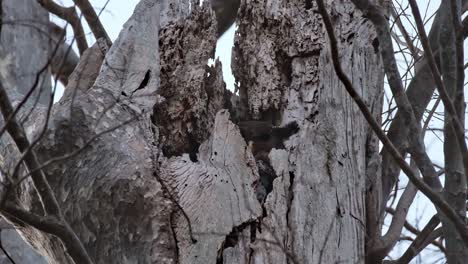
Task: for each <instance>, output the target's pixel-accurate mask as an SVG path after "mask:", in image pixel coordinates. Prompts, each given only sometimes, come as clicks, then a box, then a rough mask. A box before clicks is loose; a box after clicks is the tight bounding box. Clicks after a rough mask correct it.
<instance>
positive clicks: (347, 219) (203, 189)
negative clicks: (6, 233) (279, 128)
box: [11, 0, 383, 263]
mask: <svg viewBox="0 0 468 264" xmlns="http://www.w3.org/2000/svg"><path fill="white" fill-rule="evenodd" d="M180 2H181V3H179V1H156V0H142V1H141V2H140V3H139V4H138V6H137V7H136V9H135V12H134V15H133V16H132V17H131V18H130V20H129V21H128V22H127V23H126V24H125V25H124V29H123V30H122V32H121V34H120V36H119V38H118V39H117V40H116V41H115V43H114V44H113V45H112V47H111V48H110V50H109V51H108V52H107V53H106V49H105V47H104V48H103V47H100V46H98V45H95V46H93V47H92V48H90V49H89V50H88V55H87V54H86V53H85V55H84V56H83V58H82V61H80V64H78V66H77V68H76V70H75V72H74V73H73V74H72V76H71V77H70V81H69V84H68V86H67V88H66V89H67V92H66V95H65V96H64V97H63V98H62V99H61V101H60V102H59V103H58V104H56V105H55V106H54V108H53V111H52V116H51V120H50V122H49V128H48V131H47V132H46V136H45V137H44V139H43V140H42V141H41V143H40V146H39V147H38V148H37V152H38V153H40V158H41V161H42V162H43V163H47V162H48V160H50V159H53V158H55V159H57V161H56V162H54V163H51V164H50V165H49V166H47V167H46V172H47V175H48V179H49V181H50V182H51V185H52V186H53V188H54V190H55V192H56V195H57V197H58V200H59V202H60V204H61V206H62V210H63V211H64V214H65V216H66V218H67V220H68V221H69V223H70V224H71V226H72V227H73V229H74V230H75V232H77V234H78V235H79V236H80V238H81V240H82V242H83V244H84V245H85V247H86V249H87V250H88V252H89V254H90V255H91V257H92V258H93V260H94V261H95V262H96V263H174V262H175V261H177V262H178V263H216V262H218V263H294V262H296V263H319V262H320V263H335V262H346V263H348V262H349V263H359V262H361V263H362V262H363V261H364V255H365V252H364V238H365V224H366V223H365V221H366V217H365V202H364V201H365V199H364V198H365V195H366V181H368V180H370V181H375V180H376V179H377V178H378V174H379V169H378V166H375V162H377V163H378V162H379V161H378V156H377V149H378V145H377V142H376V141H375V140H372V139H373V137H372V134H371V133H370V131H369V129H368V126H367V123H366V122H365V120H364V118H363V117H362V116H361V114H360V112H359V110H358V109H357V107H356V106H355V105H354V103H353V101H352V99H351V98H349V97H348V95H347V93H346V91H345V90H344V88H343V87H342V85H341V83H340V81H339V80H338V79H337V78H336V76H335V73H334V70H333V67H332V65H331V63H330V58H329V52H328V44H327V40H328V39H327V38H326V33H325V30H324V29H323V27H322V25H321V22H320V16H319V15H318V14H317V13H316V12H315V10H316V7H315V2H313V1H299V0H298V1H281V0H274V1H268V2H266V1H262V0H254V1H242V3H241V8H240V11H239V34H238V35H237V37H236V43H235V44H236V47H235V50H234V55H235V56H234V57H235V58H236V59H235V61H233V64H232V65H233V69H234V74H235V76H236V78H237V79H238V81H239V82H240V95H241V96H240V97H241V98H240V105H236V103H234V108H231V109H230V110H231V113H229V111H228V110H223V108H224V107H226V106H228V105H230V104H226V102H225V97H226V96H227V93H226V91H225V87H224V84H223V82H222V78H221V67H220V66H221V65H220V63H215V65H214V66H212V67H210V66H207V65H206V63H207V61H208V59H209V58H211V57H213V55H214V47H215V42H216V36H215V35H216V27H215V24H214V23H213V21H214V14H213V12H212V11H211V10H210V9H209V7H207V6H204V7H199V6H198V5H197V4H196V3H194V2H192V3H191V13H190V15H189V14H188V13H187V11H186V10H188V6H187V5H188V3H187V2H183V3H182V1H180ZM170 3H171V4H172V5H170ZM330 12H331V14H332V16H333V18H334V19H335V20H334V23H335V26H336V34H337V35H338V36H340V47H341V50H340V52H341V59H342V64H343V68H344V69H345V70H346V71H347V72H348V74H349V76H351V78H352V81H353V83H354V85H355V86H356V87H358V88H359V89H360V90H359V91H360V94H361V96H362V97H363V98H364V99H365V100H366V102H367V103H368V105H369V106H370V107H371V108H372V109H373V110H374V111H375V113H376V117H378V114H379V113H380V107H381V92H382V85H383V73H382V67H381V66H380V59H379V54H378V44H375V43H376V42H375V37H376V36H375V33H374V31H373V30H372V28H371V26H370V24H369V22H366V21H365V20H364V19H363V18H362V17H361V14H360V13H359V12H358V11H357V10H355V9H354V6H353V5H352V4H351V3H350V2H349V1H335V2H334V4H333V7H332V8H330ZM372 43H374V46H373V45H372ZM104 46H105V45H104ZM103 54H105V57H104V58H103V57H101V56H103ZM101 63H102V65H101V66H100V67H98V66H99V65H100V64H101ZM98 70H99V72H97V71H98ZM236 101H237V100H235V99H233V100H232V102H236ZM232 102H231V103H232ZM231 107H232V105H231ZM236 109H248V110H249V111H250V114H247V116H246V115H245V114H244V113H241V114H239V113H238V112H236ZM44 116H45V115H44V111H42V112H41V111H36V112H35V114H34V118H33V119H32V120H33V121H34V122H31V123H30V124H29V125H28V131H29V132H30V136H31V138H34V136H37V133H38V131H40V128H41V125H40V124H42V123H43V122H44V118H45V117H44ZM230 117H231V119H230ZM239 117H240V118H253V119H263V120H271V121H272V123H274V124H275V125H281V124H286V123H288V122H290V121H293V120H295V121H296V122H297V123H298V124H299V127H300V131H299V133H297V134H296V135H293V136H292V137H291V138H290V139H289V140H288V141H287V142H286V143H285V149H282V150H272V151H271V152H270V155H269V156H270V160H271V163H272V166H273V168H274V170H275V173H276V176H277V177H276V179H275V180H274V182H273V186H274V187H273V190H272V192H271V193H269V194H268V196H267V198H266V201H265V203H261V202H259V201H258V200H257V199H256V195H255V194H256V193H255V191H256V188H257V187H258V184H259V177H260V176H259V171H258V167H257V164H256V162H255V159H254V157H253V155H252V153H251V149H250V148H249V147H248V146H247V144H246V142H245V140H244V139H243V138H242V136H241V134H240V132H239V129H238V127H237V125H236V124H235V122H234V121H236V120H235V119H237V118H239ZM129 120H132V121H131V122H128V124H127V121H129ZM122 123H125V124H126V125H125V126H119V125H121V124H122ZM115 127H117V128H116V129H113V128H115ZM107 130H112V131H108V133H104V134H102V135H101V134H100V133H102V132H105V131H107ZM97 136H98V137H97ZM95 137H97V138H95ZM90 140H92V141H90ZM88 142H89V144H88ZM81 148H84V149H83V150H82V151H80V152H77V151H78V150H80V149H81ZM71 153H73V154H75V155H70V154H71ZM67 155H68V156H69V157H67V158H66V159H60V160H59V158H60V157H66V156H67ZM11 158H14V156H12V157H11ZM369 171H371V172H372V173H369ZM367 178H369V179H367ZM20 199H21V202H22V204H23V206H24V207H25V208H28V209H30V210H31V211H33V212H36V213H40V212H39V206H38V203H37V202H32V201H34V199H36V197H35V196H34V193H33V190H32V188H31V185H30V183H29V182H25V183H24V184H23V185H22V189H21V193H20ZM20 231H21V232H22V234H23V235H24V236H25V237H27V239H28V241H29V242H30V243H32V244H33V245H34V246H35V247H36V248H38V249H39V250H40V252H41V253H43V254H44V255H46V256H47V258H48V260H49V262H50V263H70V262H71V261H70V259H69V258H68V256H67V255H66V252H64V251H63V248H62V247H61V246H60V242H59V241H58V240H57V239H56V238H55V237H52V236H50V235H47V234H44V233H42V232H39V231H38V230H36V229H33V228H31V227H29V226H26V227H23V228H21V230H20Z"/></svg>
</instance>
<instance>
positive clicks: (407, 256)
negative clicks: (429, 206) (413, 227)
mask: <svg viewBox="0 0 468 264" xmlns="http://www.w3.org/2000/svg"><path fill="white" fill-rule="evenodd" d="M439 223H440V220H439V218H438V217H437V215H434V216H433V217H432V218H431V220H429V223H427V225H426V226H425V227H424V228H423V230H422V231H421V233H420V234H419V235H418V236H417V237H416V239H415V240H414V241H413V243H411V245H410V246H409V247H408V249H407V250H406V252H405V253H404V254H403V256H401V257H400V258H399V259H398V263H400V264H403V263H409V262H410V261H411V260H412V259H413V258H414V257H415V256H416V255H418V254H419V252H421V251H422V250H423V249H424V248H425V247H426V246H427V245H428V244H429V243H431V242H432V241H433V240H434V239H435V238H437V237H439V236H440V235H441V232H440V231H442V230H439V233H436V234H437V236H436V237H434V236H431V234H432V233H433V230H434V229H435V228H436V227H437V225H438V224H439Z"/></svg>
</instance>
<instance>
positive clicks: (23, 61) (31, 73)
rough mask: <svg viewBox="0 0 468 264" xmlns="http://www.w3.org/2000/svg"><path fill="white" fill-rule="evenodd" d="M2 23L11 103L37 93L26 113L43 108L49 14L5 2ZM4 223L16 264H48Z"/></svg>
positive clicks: (2, 75)
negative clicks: (36, 104) (35, 104)
mask: <svg viewBox="0 0 468 264" xmlns="http://www.w3.org/2000/svg"><path fill="white" fill-rule="evenodd" d="M1 23H2V25H1V39H0V65H1V67H0V79H1V81H2V83H3V85H4V86H6V87H9V90H8V94H9V96H10V98H11V100H12V101H13V102H14V103H18V102H19V101H21V100H22V99H23V98H24V97H25V95H26V93H28V92H29V91H30V90H31V89H34V92H33V96H31V98H30V99H29V100H28V101H27V103H26V110H25V111H27V109H31V106H32V105H34V103H35V101H37V99H39V101H38V106H39V107H41V105H44V104H47V103H48V102H49V100H50V87H51V82H50V73H49V71H48V68H47V67H46V66H47V60H48V57H49V37H50V36H49V34H48V32H49V30H48V26H47V25H48V23H49V15H48V13H47V12H46V11H45V10H43V9H42V8H40V7H39V5H38V4H37V3H36V2H35V1H34V0H18V1H16V0H3V1H1ZM25 51H28V52H25ZM41 70H42V71H41ZM39 94H40V96H38V95H39ZM3 125H4V122H3V121H1V122H0V126H1V127H3ZM0 144H1V149H2V151H1V153H2V157H8V156H10V158H11V159H10V160H5V158H2V159H1V160H2V164H1V166H2V169H7V168H8V167H10V169H11V166H12V165H13V163H14V158H17V156H13V155H12V153H11V149H12V148H11V147H12V145H11V142H10V141H9V139H6V137H5V135H2V139H1V143H0ZM5 161H6V164H5V163H4V162H5ZM0 221H1V223H2V225H1V227H0V228H1V229H2V232H1V237H0V239H1V243H2V245H3V247H4V248H5V250H6V251H7V253H8V254H9V255H10V256H11V257H12V259H13V260H14V261H16V263H45V261H44V258H43V257H42V256H40V255H39V254H37V253H36V252H35V251H34V250H33V249H32V248H31V247H30V246H29V245H28V244H26V243H25V242H24V241H23V239H22V238H21V237H20V236H19V234H18V233H17V232H16V231H15V229H14V227H13V226H11V225H9V224H6V223H5V222H4V220H3V219H1V220H0ZM0 256H1V258H0V263H11V261H10V260H9V259H8V258H7V257H6V256H5V255H4V254H3V252H1V253H0Z"/></svg>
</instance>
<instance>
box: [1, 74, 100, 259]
mask: <svg viewBox="0 0 468 264" xmlns="http://www.w3.org/2000/svg"><path fill="white" fill-rule="evenodd" d="M0 109H1V112H2V115H3V118H4V120H8V119H9V120H8V121H9V122H8V123H7V124H6V129H7V131H8V133H9V134H10V136H11V137H12V138H13V140H14V141H15V144H16V146H17V147H18V149H19V151H20V152H25V151H26V150H27V149H28V148H30V143H29V140H28V138H27V137H26V133H25V131H24V129H23V128H22V127H21V126H20V124H19V123H18V122H17V120H16V117H15V115H13V113H14V110H13V107H12V105H11V103H10V100H9V98H8V95H7V93H6V90H5V88H4V87H3V83H2V82H0ZM24 161H25V164H26V166H27V168H28V169H29V170H30V171H33V172H32V173H31V178H32V181H33V184H34V187H35V188H36V190H37V193H38V194H39V197H40V201H41V203H42V205H43V207H44V210H45V212H46V214H47V215H49V216H54V217H57V218H58V219H59V220H60V221H62V224H64V223H66V221H65V219H64V217H63V215H62V212H61V210H60V207H59V204H58V202H57V199H56V198H55V195H54V193H53V191H52V188H51V187H50V185H49V183H48V181H47V179H46V177H45V175H44V172H43V171H42V170H38V169H37V168H39V167H40V165H39V162H38V160H37V157H36V154H35V152H34V151H30V152H29V154H28V155H27V156H26V157H25V159H24ZM16 211H18V210H16ZM18 213H21V211H18ZM64 225H65V227H66V230H67V232H66V233H67V237H60V238H61V239H62V241H63V242H64V244H65V247H66V248H67V251H68V252H69V253H70V256H71V257H72V258H73V259H74V260H75V261H77V262H78V263H92V260H91V258H90V257H89V256H88V253H87V252H86V250H85V248H84V246H83V244H82V243H81V241H80V240H79V239H78V236H77V235H76V234H75V233H74V232H73V230H72V229H71V227H70V226H68V224H64Z"/></svg>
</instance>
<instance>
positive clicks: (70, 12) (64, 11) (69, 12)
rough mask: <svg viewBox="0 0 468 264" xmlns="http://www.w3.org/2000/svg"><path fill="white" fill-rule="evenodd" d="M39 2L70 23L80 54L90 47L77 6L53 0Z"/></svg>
mask: <svg viewBox="0 0 468 264" xmlns="http://www.w3.org/2000/svg"><path fill="white" fill-rule="evenodd" d="M37 2H38V3H39V4H40V5H41V6H42V7H44V8H45V9H46V10H47V11H49V12H51V13H52V14H54V15H56V16H58V17H60V18H61V19H63V20H65V21H67V22H68V23H70V25H71V26H72V28H73V33H74V35H75V38H76V45H77V46H78V50H79V52H80V55H82V54H83V52H84V51H85V50H86V49H87V48H88V43H87V42H86V35H85V33H84V30H83V26H82V25H81V21H80V17H79V16H78V14H77V13H76V10H75V7H63V6H60V5H58V4H56V3H55V2H54V1H53V0H37Z"/></svg>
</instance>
